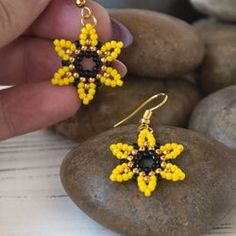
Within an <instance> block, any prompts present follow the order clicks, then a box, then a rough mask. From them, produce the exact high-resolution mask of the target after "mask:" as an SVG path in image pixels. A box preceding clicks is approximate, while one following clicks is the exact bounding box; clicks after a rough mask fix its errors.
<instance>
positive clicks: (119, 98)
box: [55, 77, 201, 141]
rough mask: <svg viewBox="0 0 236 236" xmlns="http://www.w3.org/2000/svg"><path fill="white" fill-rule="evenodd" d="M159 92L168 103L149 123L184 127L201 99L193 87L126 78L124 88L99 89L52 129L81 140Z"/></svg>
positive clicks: (128, 112) (177, 82) (107, 126)
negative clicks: (72, 115) (70, 116)
mask: <svg viewBox="0 0 236 236" xmlns="http://www.w3.org/2000/svg"><path fill="white" fill-rule="evenodd" d="M160 92H165V93H167V94H168V95H169V100H168V102H167V104H166V105H165V106H164V107H162V108H161V109H159V111H157V112H155V113H154V114H153V119H152V120H153V123H154V124H155V125H157V124H160V123H162V124H167V125H176V126H186V125H187V123H188V119H189V116H190V114H191V111H192V110H193V108H194V107H195V105H196V104H197V103H198V102H199V101H200V99H201V95H200V92H199V90H198V89H197V88H196V86H194V85H192V84H191V83H190V82H187V81H185V80H172V81H166V82H161V81H157V80H154V79H145V78H137V77H136V78H134V77H127V78H126V79H125V83H124V87H122V88H118V89H111V88H105V87H104V88H102V91H100V92H98V94H97V95H96V98H95V100H94V101H93V102H92V103H91V104H90V105H89V106H83V107H81V108H80V110H79V111H78V112H77V114H76V115H75V116H74V117H72V118H70V119H69V120H67V121H64V122H61V123H59V124H57V125H56V126H55V130H56V131H57V132H59V133H61V134H63V135H65V136H66V137H68V138H70V139H74V140H76V141H83V140H85V139H87V138H89V137H91V136H94V135H96V134H99V133H101V132H103V131H105V130H107V129H110V128H112V127H113V125H114V124H116V123H117V122H118V121H120V120H122V119H123V118H124V117H125V116H127V115H128V114H130V113H131V111H133V110H134V109H135V108H136V107H138V106H139V105H140V104H141V103H142V102H144V101H145V100H146V99H147V98H149V97H151V96H153V95H154V94H156V93H160ZM154 104H155V103H154ZM150 106H152V104H150ZM150 106H149V107H150ZM138 120H139V116H138V115H137V116H136V117H135V118H134V119H132V120H130V123H136V122H137V121H138Z"/></svg>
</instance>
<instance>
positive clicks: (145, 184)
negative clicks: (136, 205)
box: [137, 175, 157, 197]
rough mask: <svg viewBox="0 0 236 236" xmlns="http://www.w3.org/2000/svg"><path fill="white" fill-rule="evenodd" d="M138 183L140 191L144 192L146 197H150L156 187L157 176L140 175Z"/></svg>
mask: <svg viewBox="0 0 236 236" xmlns="http://www.w3.org/2000/svg"><path fill="white" fill-rule="evenodd" d="M137 184H138V187H139V191H140V192H143V193H144V195H145V196H146V197H150V196H151V193H152V192H153V191H154V190H155V189H156V186H157V177H156V176H154V175H153V176H141V175H140V176H138V178H137Z"/></svg>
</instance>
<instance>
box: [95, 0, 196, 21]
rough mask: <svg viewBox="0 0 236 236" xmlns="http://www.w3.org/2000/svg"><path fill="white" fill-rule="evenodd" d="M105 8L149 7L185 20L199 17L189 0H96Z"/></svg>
mask: <svg viewBox="0 0 236 236" xmlns="http://www.w3.org/2000/svg"><path fill="white" fill-rule="evenodd" d="M98 2H99V3H101V4H102V5H103V6H105V7H106V8H113V9H114V8H135V9H138V8H139V9H149V10H155V11H158V12H164V13H167V14H169V15H173V16H176V17H178V18H181V19H184V20H186V21H193V20H194V19H198V18H200V17H201V15H200V13H198V11H196V10H195V9H194V8H193V7H192V5H191V4H190V3H189V0H165V1H163V0H145V1H137V0H119V1H117V0H109V1H107V0H98Z"/></svg>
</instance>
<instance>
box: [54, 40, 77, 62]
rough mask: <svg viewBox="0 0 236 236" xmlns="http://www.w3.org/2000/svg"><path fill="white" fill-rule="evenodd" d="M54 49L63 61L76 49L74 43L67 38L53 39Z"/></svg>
mask: <svg viewBox="0 0 236 236" xmlns="http://www.w3.org/2000/svg"><path fill="white" fill-rule="evenodd" d="M53 43H54V46H55V51H56V53H57V54H58V56H59V57H60V58H61V59H62V60H65V61H68V60H69V58H70V56H71V55H72V54H73V52H74V51H75V50H76V45H75V44H74V43H72V42H71V41H69V40H65V39H61V40H59V39H56V40H54V42H53Z"/></svg>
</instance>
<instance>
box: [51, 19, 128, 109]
mask: <svg viewBox="0 0 236 236" xmlns="http://www.w3.org/2000/svg"><path fill="white" fill-rule="evenodd" d="M54 46H55V51H56V52H57V54H58V56H59V57H60V58H61V59H62V67H61V68H60V69H59V70H58V71H57V72H56V73H55V74H54V77H53V78H52V80H51V83H52V84H53V85H58V86H65V85H69V84H73V85H74V86H76V87H77V92H78V95H79V98H80V99H81V100H82V102H83V104H84V105H88V104H89V103H90V101H91V100H93V98H94V95H95V93H96V89H97V88H98V87H99V86H100V85H102V84H104V85H105V86H110V87H113V88H114V87H116V86H120V87H121V86H122V85H123V81H122V79H121V75H120V74H119V73H118V71H117V70H116V69H114V68H113V67H112V66H113V64H112V62H113V61H114V60H115V59H116V58H117V57H118V56H119V54H120V53H121V49H122V48H123V47H124V44H123V42H121V41H119V42H117V41H114V40H112V41H110V42H107V43H105V44H104V45H101V43H100V42H99V41H98V35H97V32H96V29H95V28H94V26H93V25H92V24H85V25H84V27H83V28H82V29H81V33H80V40H78V41H76V42H71V41H69V40H64V39H61V40H59V39H56V40H55V41H54ZM85 59H90V60H91V61H92V63H94V66H93V67H92V69H90V70H89V69H86V68H84V66H83V61H84V60H85Z"/></svg>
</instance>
